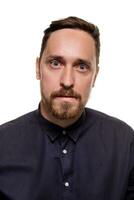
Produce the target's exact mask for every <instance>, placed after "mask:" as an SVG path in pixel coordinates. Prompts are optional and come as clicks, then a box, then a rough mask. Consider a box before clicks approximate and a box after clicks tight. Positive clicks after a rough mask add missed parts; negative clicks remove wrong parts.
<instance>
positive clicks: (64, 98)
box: [36, 29, 98, 120]
mask: <svg viewBox="0 0 134 200" xmlns="http://www.w3.org/2000/svg"><path fill="white" fill-rule="evenodd" d="M36 64H37V65H36V76H37V79H39V80H40V87H41V97H42V105H43V112H44V114H45V116H46V117H48V116H49V115H50V114H51V115H52V116H53V117H55V118H56V119H60V120H66V119H71V118H76V117H77V116H79V115H80V114H81V112H82V111H83V109H84V107H85V105H86V103H87V101H88V97H89V94H90V92H91V89H92V87H93V85H94V82H95V79H96V75H97V72H98V67H97V66H96V49H95V42H94V39H93V38H92V37H91V36H90V35H89V34H88V33H86V32H85V31H81V30H76V29H61V30H57V31H55V32H53V33H52V34H51V36H50V37H49V39H48V41H47V45H46V48H45V50H44V52H43V55H42V57H41V60H40V61H39V59H37V63H36Z"/></svg>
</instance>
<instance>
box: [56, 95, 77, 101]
mask: <svg viewBox="0 0 134 200" xmlns="http://www.w3.org/2000/svg"><path fill="white" fill-rule="evenodd" d="M55 99H57V100H62V101H69V102H71V101H76V100H77V98H76V97H74V96H57V97H55Z"/></svg>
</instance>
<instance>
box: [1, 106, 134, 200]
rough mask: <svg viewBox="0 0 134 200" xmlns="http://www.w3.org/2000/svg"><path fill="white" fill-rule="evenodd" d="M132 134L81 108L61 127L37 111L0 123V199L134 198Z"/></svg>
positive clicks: (110, 119) (119, 124)
mask: <svg viewBox="0 0 134 200" xmlns="http://www.w3.org/2000/svg"><path fill="white" fill-rule="evenodd" d="M133 134H134V132H133V130H132V129H131V128H130V127H129V126H128V125H127V124H125V123H124V122H122V121H120V120H118V119H115V118H113V117H110V116H108V115H106V114H103V113H101V112H98V111H95V110H92V109H87V108H86V109H85V111H84V112H83V114H82V116H81V118H80V119H79V120H78V121H77V122H76V123H74V124H73V125H71V126H69V127H68V128H66V129H64V128H61V127H60V126H58V125H55V124H53V123H51V122H49V121H47V120H46V119H45V118H43V117H42V116H41V114H40V112H39V110H36V111H33V112H31V113H28V114H26V115H24V116H22V117H20V118H18V119H15V120H13V121H11V122H8V123H6V124H3V125H1V126H0V195H1V196H0V200H2V199H3V200H4V199H9V200H132V199H134V135H133Z"/></svg>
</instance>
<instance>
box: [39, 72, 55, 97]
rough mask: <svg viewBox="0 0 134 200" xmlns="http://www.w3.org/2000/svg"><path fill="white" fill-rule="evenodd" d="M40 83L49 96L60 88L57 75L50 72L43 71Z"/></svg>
mask: <svg viewBox="0 0 134 200" xmlns="http://www.w3.org/2000/svg"><path fill="white" fill-rule="evenodd" d="M40 83H41V88H42V91H43V93H45V94H46V95H47V96H50V94H51V93H52V92H53V91H55V90H57V89H58V80H57V78H56V76H54V75H53V76H51V74H49V73H48V72H44V73H42V76H41V80H40Z"/></svg>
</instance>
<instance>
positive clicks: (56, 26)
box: [40, 16, 100, 64]
mask: <svg viewBox="0 0 134 200" xmlns="http://www.w3.org/2000/svg"><path fill="white" fill-rule="evenodd" d="M65 28H71V29H80V30H83V31H85V32H87V33H89V34H90V35H91V36H92V38H93V39H94V41H95V47H96V60H97V64H98V63H99V55H100V33H99V29H98V27H97V26H96V25H94V24H92V23H89V22H87V21H85V20H83V19H80V18H78V17H72V16H70V17H67V18H64V19H60V20H56V21H52V23H51V24H50V26H49V27H48V28H47V29H46V30H45V31H44V36H43V39H42V45H41V51H40V59H41V57H42V54H43V51H44V49H45V47H46V44H47V41H48V39H49V37H50V35H51V33H53V32H54V31H56V30H60V29H65Z"/></svg>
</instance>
